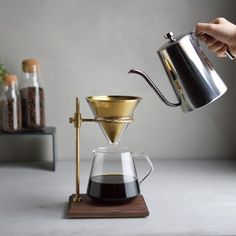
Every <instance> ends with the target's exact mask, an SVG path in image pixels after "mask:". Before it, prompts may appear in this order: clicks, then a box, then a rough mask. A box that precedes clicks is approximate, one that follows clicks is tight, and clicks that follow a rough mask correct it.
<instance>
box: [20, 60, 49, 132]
mask: <svg viewBox="0 0 236 236" xmlns="http://www.w3.org/2000/svg"><path fill="white" fill-rule="evenodd" d="M22 70H23V73H22V79H21V83H20V97H21V107H22V126H23V128H24V129H29V130H35V129H42V128H44V127H45V105H44V103H45V102H44V89H43V88H42V86H41V81H40V76H39V62H38V61H37V60H36V59H27V60H24V61H23V62H22Z"/></svg>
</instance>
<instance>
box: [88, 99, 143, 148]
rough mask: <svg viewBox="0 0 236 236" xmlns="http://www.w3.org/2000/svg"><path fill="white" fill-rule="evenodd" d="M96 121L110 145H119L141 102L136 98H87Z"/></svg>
mask: <svg viewBox="0 0 236 236" xmlns="http://www.w3.org/2000/svg"><path fill="white" fill-rule="evenodd" d="M86 99H87V102H88V103H89V105H90V108H91V110H92V111H93V114H94V115H95V119H96V120H98V121H99V120H100V122H99V124H100V126H101V128H102V130H103V133H104V135H105V136H106V138H107V139H108V141H109V143H112V144H117V143H118V142H119V140H120V138H121V135H122V133H123V132H124V130H125V129H126V128H127V126H128V123H129V122H131V121H132V116H133V113H134V110H135V108H136V106H137V104H138V103H139V101H140V100H141V98H140V97H135V96H117V95H116V96H114V95H113V96H90V97H87V98H86Z"/></svg>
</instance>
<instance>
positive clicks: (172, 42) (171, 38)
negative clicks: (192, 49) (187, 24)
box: [158, 31, 194, 51]
mask: <svg viewBox="0 0 236 236" xmlns="http://www.w3.org/2000/svg"><path fill="white" fill-rule="evenodd" d="M192 34H194V31H191V32H190V33H187V34H181V35H179V36H176V37H174V33H173V32H169V33H167V34H165V35H164V37H165V39H169V42H167V43H165V44H164V45H162V46H161V47H160V48H159V50H158V51H162V50H164V49H166V48H168V47H170V46H173V45H175V44H179V41H180V40H181V39H182V38H184V37H189V36H192Z"/></svg>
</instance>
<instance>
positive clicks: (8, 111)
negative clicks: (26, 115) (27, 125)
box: [1, 98, 22, 133]
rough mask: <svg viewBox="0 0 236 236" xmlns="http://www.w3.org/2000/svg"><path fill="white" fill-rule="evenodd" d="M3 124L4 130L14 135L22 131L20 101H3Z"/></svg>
mask: <svg viewBox="0 0 236 236" xmlns="http://www.w3.org/2000/svg"><path fill="white" fill-rule="evenodd" d="M1 114H2V116H1V123H2V130H3V131H4V132H8V133H14V132H17V131H20V130H21V124H22V122H21V118H22V117H21V104H20V100H19V99H17V98H15V99H8V100H2V101H1Z"/></svg>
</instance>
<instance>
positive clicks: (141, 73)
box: [129, 69, 181, 107]
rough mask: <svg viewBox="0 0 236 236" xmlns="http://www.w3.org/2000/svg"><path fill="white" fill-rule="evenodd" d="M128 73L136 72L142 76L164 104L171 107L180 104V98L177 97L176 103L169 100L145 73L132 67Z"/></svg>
mask: <svg viewBox="0 0 236 236" xmlns="http://www.w3.org/2000/svg"><path fill="white" fill-rule="evenodd" d="M129 73H133V74H138V75H140V76H142V77H143V78H144V79H145V80H146V82H147V83H148V84H149V85H150V86H151V87H152V89H153V90H154V91H155V93H156V94H157V95H158V96H159V97H160V99H161V100H162V101H163V102H164V103H165V104H166V105H168V106H171V107H178V106H180V105H181V102H180V99H178V100H179V102H178V103H172V102H169V101H168V100H167V99H166V98H165V97H164V95H163V94H162V93H161V91H160V90H159V89H158V88H157V86H156V85H155V84H154V83H153V81H152V80H151V78H150V77H149V76H148V75H147V74H146V73H144V72H142V71H140V70H134V69H132V70H130V71H129Z"/></svg>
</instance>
